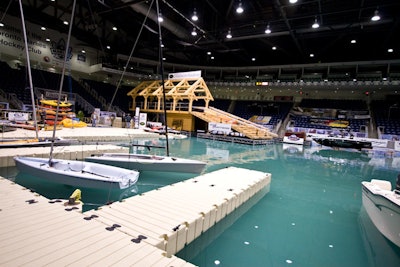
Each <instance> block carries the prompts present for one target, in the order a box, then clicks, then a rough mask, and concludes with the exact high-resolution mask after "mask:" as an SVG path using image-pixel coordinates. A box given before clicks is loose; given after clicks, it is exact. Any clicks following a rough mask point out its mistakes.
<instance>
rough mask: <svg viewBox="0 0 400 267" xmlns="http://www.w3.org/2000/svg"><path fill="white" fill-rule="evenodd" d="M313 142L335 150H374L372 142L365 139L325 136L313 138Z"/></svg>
mask: <svg viewBox="0 0 400 267" xmlns="http://www.w3.org/2000/svg"><path fill="white" fill-rule="evenodd" d="M312 140H313V141H315V142H316V143H318V144H319V145H322V146H328V147H334V148H352V149H357V150H362V149H372V142H371V141H370V140H367V139H363V138H356V137H338V136H324V137H312Z"/></svg>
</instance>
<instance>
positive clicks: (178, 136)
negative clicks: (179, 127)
mask: <svg viewBox="0 0 400 267" xmlns="http://www.w3.org/2000/svg"><path fill="white" fill-rule="evenodd" d="M159 138H160V139H167V136H166V135H165V134H160V137H159ZM186 138H188V137H187V135H184V134H180V133H179V134H176V133H168V139H169V140H173V139H186Z"/></svg>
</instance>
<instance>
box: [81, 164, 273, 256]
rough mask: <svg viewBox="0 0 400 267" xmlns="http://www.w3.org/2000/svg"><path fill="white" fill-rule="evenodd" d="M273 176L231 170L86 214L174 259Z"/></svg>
mask: <svg viewBox="0 0 400 267" xmlns="http://www.w3.org/2000/svg"><path fill="white" fill-rule="evenodd" d="M270 182H271V174H269V173H264V172H259V171H253V170H248V169H242V168H236V167H229V168H225V169H221V170H218V171H214V172H211V173H207V174H204V175H201V176H198V177H195V178H192V179H188V180H185V181H182V182H179V183H175V184H172V185H169V186H165V187H162V188H160V189H157V190H153V191H150V192H146V193H144V194H142V195H138V196H134V197H131V198H128V199H125V200H124V201H122V202H117V203H113V204H111V205H108V206H104V207H102V208H101V209H98V210H91V211H88V212H86V214H85V215H86V216H89V217H90V216H95V218H94V219H95V220H96V221H101V222H103V223H105V224H107V225H108V226H112V225H114V224H117V225H123V226H124V229H123V230H122V229H119V228H118V230H121V231H124V232H125V233H127V234H129V235H132V236H139V237H140V236H141V237H144V238H145V239H142V241H144V242H146V243H149V244H152V245H153V246H155V247H158V248H160V249H162V250H164V251H166V252H167V255H168V256H170V255H173V254H175V253H177V252H178V251H180V250H181V249H182V248H183V247H184V246H185V245H186V244H189V243H190V242H192V241H193V240H194V239H195V238H197V237H198V236H200V235H201V234H202V233H203V232H205V231H207V230H208V229H209V228H210V227H212V226H213V225H214V224H215V223H217V222H218V221H220V220H221V219H223V218H224V217H225V216H226V215H228V214H229V213H231V212H232V211H233V210H234V209H235V208H237V207H238V206H240V205H241V204H242V203H244V202H245V201H246V200H248V199H249V198H250V197H252V196H253V195H254V194H256V193H257V192H259V191H260V190H262V189H267V190H269V186H270Z"/></svg>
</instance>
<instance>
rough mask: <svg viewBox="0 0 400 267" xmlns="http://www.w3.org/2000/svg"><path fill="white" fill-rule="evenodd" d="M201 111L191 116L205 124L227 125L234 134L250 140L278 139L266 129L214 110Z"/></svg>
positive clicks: (205, 109)
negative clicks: (237, 133) (240, 134)
mask: <svg viewBox="0 0 400 267" xmlns="http://www.w3.org/2000/svg"><path fill="white" fill-rule="evenodd" d="M201 110H202V111H192V112H191V114H192V115H193V116H196V117H197V118H199V119H202V120H204V121H206V122H216V123H227V124H230V125H231V128H232V129H233V130H235V131H236V132H239V133H242V134H243V135H244V136H246V137H248V138H250V139H272V138H275V137H278V135H277V134H275V133H272V132H271V131H270V130H269V129H268V128H266V127H264V126H262V125H259V124H256V123H253V122H251V121H249V120H245V119H243V118H241V117H238V116H235V115H233V114H230V113H228V112H225V111H222V110H219V109H216V108H212V107H210V108H201Z"/></svg>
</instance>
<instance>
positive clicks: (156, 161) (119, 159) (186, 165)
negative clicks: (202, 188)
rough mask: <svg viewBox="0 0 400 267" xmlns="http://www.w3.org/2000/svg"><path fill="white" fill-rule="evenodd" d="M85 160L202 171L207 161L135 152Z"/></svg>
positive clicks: (145, 168)
mask: <svg viewBox="0 0 400 267" xmlns="http://www.w3.org/2000/svg"><path fill="white" fill-rule="evenodd" d="M85 161H89V162H96V163H102V164H107V165H112V166H117V167H121V168H126V169H131V170H138V171H158V172H183V173H201V172H202V171H203V170H204V168H205V167H206V164H207V163H206V162H203V161H199V160H193V159H184V158H177V157H170V156H156V155H148V154H133V153H104V154H99V155H92V156H90V157H86V158H85Z"/></svg>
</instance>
